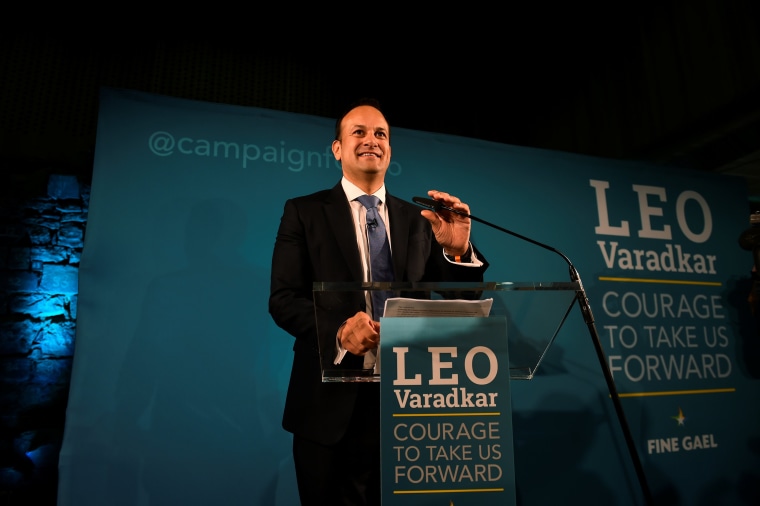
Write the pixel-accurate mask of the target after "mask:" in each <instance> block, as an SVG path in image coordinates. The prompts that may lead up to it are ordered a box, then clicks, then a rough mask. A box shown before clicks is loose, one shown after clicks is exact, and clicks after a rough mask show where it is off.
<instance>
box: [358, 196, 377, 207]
mask: <svg viewBox="0 0 760 506" xmlns="http://www.w3.org/2000/svg"><path fill="white" fill-rule="evenodd" d="M356 200H358V201H359V202H361V205H363V206H364V207H365V208H367V209H372V208H373V207H377V205H378V204H379V203H380V199H379V198H377V197H375V196H374V195H362V196H361V197H357V198H356Z"/></svg>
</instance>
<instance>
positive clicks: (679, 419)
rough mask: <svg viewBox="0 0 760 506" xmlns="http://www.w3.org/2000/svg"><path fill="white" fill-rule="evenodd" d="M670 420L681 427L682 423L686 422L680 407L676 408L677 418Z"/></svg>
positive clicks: (673, 417)
mask: <svg viewBox="0 0 760 506" xmlns="http://www.w3.org/2000/svg"><path fill="white" fill-rule="evenodd" d="M670 418H672V419H673V420H675V421H677V422H678V425H679V426H683V425H684V423H683V422H684V421H685V420H686V417H685V416H683V411H682V410H681V408H680V407H679V408H678V416H671V417H670Z"/></svg>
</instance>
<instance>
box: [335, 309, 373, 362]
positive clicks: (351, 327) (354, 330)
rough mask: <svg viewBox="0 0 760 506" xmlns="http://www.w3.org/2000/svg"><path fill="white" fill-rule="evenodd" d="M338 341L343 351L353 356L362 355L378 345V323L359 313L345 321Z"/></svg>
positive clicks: (363, 313) (365, 314)
mask: <svg viewBox="0 0 760 506" xmlns="http://www.w3.org/2000/svg"><path fill="white" fill-rule="evenodd" d="M338 339H339V340H340V345H341V347H343V349H345V350H347V351H348V352H350V353H352V354H354V355H360V356H361V355H364V354H365V353H367V352H368V351H369V350H374V349H375V348H377V346H378V345H379V344H380V322H376V321H373V320H372V318H370V317H369V315H368V314H367V313H365V312H362V311H360V312H358V313H356V314H355V315H354V316H352V317H351V318H349V319H348V320H346V323H345V324H344V325H343V327H342V329H341V332H340V335H339V336H338Z"/></svg>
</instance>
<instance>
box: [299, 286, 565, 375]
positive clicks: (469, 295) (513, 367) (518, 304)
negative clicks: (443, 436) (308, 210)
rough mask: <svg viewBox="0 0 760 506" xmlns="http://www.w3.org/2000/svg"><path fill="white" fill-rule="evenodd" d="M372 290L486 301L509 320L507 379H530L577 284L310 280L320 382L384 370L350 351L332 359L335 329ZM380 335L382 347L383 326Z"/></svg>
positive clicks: (412, 296)
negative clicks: (367, 367) (369, 363)
mask: <svg viewBox="0 0 760 506" xmlns="http://www.w3.org/2000/svg"><path fill="white" fill-rule="evenodd" d="M372 290H383V291H387V292H388V295H389V296H390V297H394V298H404V299H415V300H418V301H428V300H431V301H468V302H472V301H486V302H490V311H489V313H488V314H487V316H485V317H491V316H505V317H506V319H507V339H508V344H509V367H510V377H511V378H512V379H532V378H533V376H534V375H535V373H536V370H537V369H538V366H539V365H540V364H541V360H542V359H543V357H544V355H545V354H546V352H547V350H548V349H549V347H550V346H551V344H552V342H553V341H554V339H555V338H556V336H557V333H558V332H559V329H560V328H561V327H562V324H563V323H564V321H565V319H566V318H567V315H568V314H569V313H570V309H571V308H572V306H573V303H574V302H575V300H576V298H577V293H578V291H579V290H580V285H579V284H578V283H573V282H550V283H541V282H484V283H453V282H452V283H403V282H375V283H326V282H324V283H322V282H320V283H314V285H313V295H314V307H315V318H316V323H317V339H318V343H317V344H318V347H319V355H320V363H321V370H322V381H323V382H348V381H369V382H379V381H380V374H382V368H381V369H380V371H377V370H376V369H374V368H373V369H365V368H364V365H363V364H364V359H363V357H358V356H353V355H351V354H350V353H349V354H347V355H346V356H345V357H344V358H343V359H342V360H341V361H340V363H336V354H337V352H338V348H337V332H338V328H339V327H340V326H341V324H342V323H343V322H344V321H345V320H346V318H348V317H350V316H353V314H354V313H355V312H356V310H360V308H362V307H366V304H365V301H366V300H367V299H366V297H367V293H368V292H369V291H372ZM413 302H414V301H412V303H413ZM425 304H427V303H425ZM433 306H435V304H433ZM464 306H465V304H463V305H462V307H464ZM425 307H429V306H424V307H422V308H420V311H422V310H426V309H425ZM338 308H343V311H346V309H345V308H356V310H354V311H353V312H351V310H349V311H348V313H350V314H342V313H340V311H338V310H337V309H338ZM415 314H419V315H420V316H423V314H422V313H415V312H414V311H409V312H407V313H405V314H403V315H399V316H394V317H398V318H414V317H415ZM424 316H431V315H429V314H425V315H424ZM447 316H451V315H450V314H447ZM462 317H463V318H466V317H470V316H469V315H463V316H462ZM385 318H387V316H386V317H383V318H381V319H380V323H381V327H382V321H383V320H384V319H385ZM380 336H381V346H382V330H381V332H380ZM410 339H414V336H410Z"/></svg>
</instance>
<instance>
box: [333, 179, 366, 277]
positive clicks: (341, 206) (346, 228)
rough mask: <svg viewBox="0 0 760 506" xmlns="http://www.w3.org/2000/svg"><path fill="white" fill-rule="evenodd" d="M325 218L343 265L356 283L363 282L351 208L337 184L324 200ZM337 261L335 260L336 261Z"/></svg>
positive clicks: (341, 188)
mask: <svg viewBox="0 0 760 506" xmlns="http://www.w3.org/2000/svg"><path fill="white" fill-rule="evenodd" d="M325 218H326V220H327V223H328V224H329V226H330V227H331V230H332V233H333V235H335V239H336V242H337V244H338V247H339V248H340V250H341V252H342V254H343V259H344V261H345V265H347V266H348V269H349V271H350V272H351V277H352V278H353V279H354V280H356V281H363V279H364V275H363V273H362V265H361V258H360V257H359V250H358V249H357V248H356V244H357V242H356V241H357V237H356V233H355V232H354V220H353V218H352V217H351V207H350V206H349V204H348V202H347V201H346V194H345V193H344V192H343V187H342V186H341V185H340V183H338V184H337V185H336V186H334V187H333V189H332V190H331V191H330V192H329V193H328V196H327V199H326V200H325ZM336 260H337V259H336Z"/></svg>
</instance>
